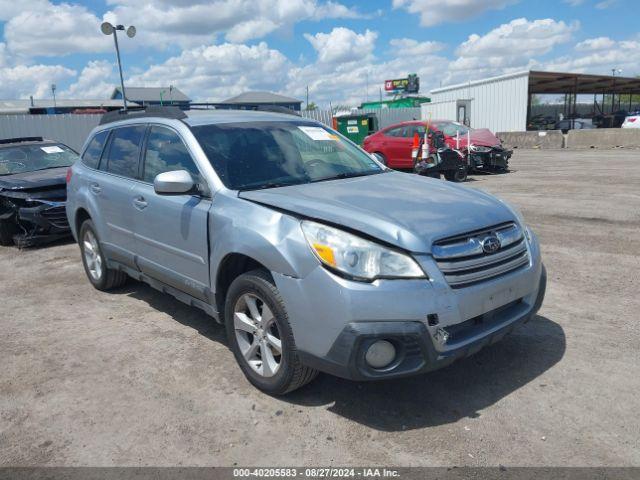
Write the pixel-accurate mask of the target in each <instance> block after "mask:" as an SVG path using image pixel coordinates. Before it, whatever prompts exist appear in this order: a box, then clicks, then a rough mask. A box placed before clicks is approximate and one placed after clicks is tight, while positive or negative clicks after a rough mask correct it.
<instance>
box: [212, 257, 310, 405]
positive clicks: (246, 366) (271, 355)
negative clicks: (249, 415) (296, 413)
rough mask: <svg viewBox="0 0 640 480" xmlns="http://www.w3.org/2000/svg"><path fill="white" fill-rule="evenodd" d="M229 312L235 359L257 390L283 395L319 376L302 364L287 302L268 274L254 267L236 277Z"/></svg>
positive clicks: (227, 323)
mask: <svg viewBox="0 0 640 480" xmlns="http://www.w3.org/2000/svg"><path fill="white" fill-rule="evenodd" d="M224 316H225V326H226V329H227V338H228V340H229V345H230V346H231V349H232V351H233V354H234V356H235V357H236V361H237V362H238V365H240V368H241V370H242V372H243V373H244V375H245V376H246V377H247V379H248V380H249V382H251V383H252V384H253V385H254V386H255V387H256V388H258V389H260V390H262V391H264V392H266V393H269V394H272V395H284V394H286V393H289V392H291V391H293V390H296V389H297V388H300V387H302V386H303V385H305V384H307V383H309V382H310V381H311V380H313V379H314V378H315V377H316V375H317V374H318V372H317V371H316V370H314V369H312V368H309V367H305V366H304V365H302V363H301V362H300V358H299V356H298V353H297V350H296V345H295V342H294V339H293V332H292V331H291V326H290V325H289V319H288V316H287V311H286V308H285V304H284V301H283V300H282V298H281V297H280V293H279V292H278V289H277V288H276V286H275V285H274V284H273V280H272V278H271V276H270V275H269V273H268V272H266V271H264V270H253V271H251V272H248V273H245V274H243V275H240V276H239V277H238V278H236V279H235V280H234V281H233V283H232V284H231V286H230V287H229V291H228V293H227V298H226V301H225V315H224Z"/></svg>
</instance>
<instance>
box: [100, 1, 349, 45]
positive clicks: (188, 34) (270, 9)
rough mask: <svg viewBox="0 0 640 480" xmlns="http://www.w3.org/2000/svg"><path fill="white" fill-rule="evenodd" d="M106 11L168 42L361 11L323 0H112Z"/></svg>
mask: <svg viewBox="0 0 640 480" xmlns="http://www.w3.org/2000/svg"><path fill="white" fill-rule="evenodd" d="M109 3H110V4H111V5H113V9H112V10H111V11H110V12H108V13H107V14H105V18H106V19H108V20H109V21H112V22H118V23H123V24H130V23H132V22H135V23H136V26H137V27H139V31H140V37H139V39H138V41H140V42H143V43H145V44H147V45H152V46H157V47H160V48H161V47H163V46H166V45H171V44H179V45H181V46H183V47H184V46H186V47H193V46H197V45H203V44H210V43H213V42H214V41H215V38H216V36H217V35H219V34H225V38H226V39H227V40H228V41H231V42H245V41H247V40H251V39H257V38H262V37H264V36H265V35H267V34H269V33H272V32H275V31H278V30H283V31H287V30H291V28H292V26H293V25H294V24H295V23H297V22H300V21H303V20H320V19H323V18H355V17H358V16H359V14H358V13H357V12H356V11H355V10H353V9H351V8H348V7H346V6H344V5H342V4H340V3H336V2H333V1H328V2H321V1H318V0H260V1H257V2H256V1H255V0H214V1H206V0H194V1H183V0H178V1H170V0H111V1H110V2H109Z"/></svg>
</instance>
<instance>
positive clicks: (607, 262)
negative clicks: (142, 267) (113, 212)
mask: <svg viewBox="0 0 640 480" xmlns="http://www.w3.org/2000/svg"><path fill="white" fill-rule="evenodd" d="M512 168H513V171H512V172H511V173H509V174H506V175H494V176H474V177H473V180H472V181H469V182H468V183H467V185H468V186H469V187H471V188H481V189H485V190H487V191H490V192H492V193H495V194H498V195H500V196H502V197H503V198H505V199H507V200H509V201H511V202H512V203H514V204H515V205H516V206H518V207H519V208H520V209H521V211H522V212H523V214H524V216H525V218H526V219H527V221H528V223H529V224H530V225H531V226H532V227H533V228H534V230H535V231H536V232H537V233H538V235H539V236H540V239H541V243H542V250H543V256H544V261H545V263H546V265H547V269H548V273H549V286H548V291H547V298H546V301H545V304H544V305H543V307H542V309H541V311H540V312H539V316H537V317H536V318H535V319H534V320H533V321H531V322H530V323H529V324H527V325H525V326H523V327H522V328H521V329H519V330H518V331H517V333H514V334H513V335H511V336H509V337H507V338H505V339H504V340H503V341H502V342H501V343H498V344H496V345H494V346H492V347H489V348H487V349H485V350H483V351H481V352H480V353H479V354H477V355H476V356H474V357H472V358H469V359H466V360H463V361H460V362H458V363H456V364H454V365H452V366H450V367H448V368H446V369H444V370H441V371H438V372H434V373H431V374H428V375H423V376H420V377H415V378H410V379H405V380H398V381H388V382H382V383H354V382H349V381H345V380H340V379H337V378H333V377H330V376H327V375H321V376H320V377H319V378H318V379H317V380H316V381H315V382H314V383H313V384H311V385H309V386H307V387H305V388H304V389H302V390H300V391H297V392H295V393H293V394H291V395H290V396H288V397H286V398H272V397H269V396H266V395H264V394H262V393H260V392H259V391H257V390H256V389H254V388H253V387H251V386H250V385H249V384H248V382H247V381H246V380H245V379H244V377H243V376H242V374H241V372H240V370H239V368H238V367H237V366H236V364H235V361H234V359H233V356H232V354H231V353H230V351H229V349H228V348H227V346H226V343H225V340H224V332H223V328H222V327H221V326H219V325H217V324H215V322H213V321H212V320H210V319H209V318H208V317H207V316H206V315H204V314H203V313H201V312H200V311H199V310H196V309H192V308H189V307H186V306H184V305H182V304H180V303H178V302H177V301H176V300H174V299H173V298H171V297H168V296H164V295H162V294H160V293H157V292H156V291H154V290H152V289H151V288H149V287H147V286H145V285H142V284H138V283H135V282H130V283H129V284H128V286H126V287H125V288H124V289H121V290H118V291H116V292H114V293H101V292H98V291H96V290H94V289H92V288H91V286H90V284H89V282H88V281H87V280H86V278H85V275H84V272H83V270H82V266H81V263H80V257H79V253H78V248H77V247H76V245H75V244H71V243H65V244H57V245H54V246H49V247H46V248H41V249H37V250H26V251H18V250H17V249H14V248H0V301H1V302H2V313H0V329H1V331H2V334H1V335H0V465H4V466H9V465H11V466H36V465H38V466H40V465H67V466H75V465H89V466H111V465H136V466H137V465H155V466H162V465H226V466H231V465H235V464H238V465H242V466H245V465H277V466H281V465H297V466H303V465H324V466H328V465H360V466H362V465H388V466H397V465H404V466H409V465H440V466H443V465H470V466H483V465H498V464H502V465H506V466H509V465H545V466H546V465H550V466H632V465H634V466H640V448H639V447H640V445H639V438H640V427H639V423H638V411H640V395H638V392H640V367H639V365H640V362H639V360H640V355H639V353H638V350H639V349H638V347H639V345H640V332H639V327H638V325H639V322H638V312H640V296H639V295H638V289H639V287H640V282H639V277H640V275H639V274H638V271H639V270H640V195H639V190H638V187H639V185H640V154H639V153H638V152H635V151H634V152H629V151H609V152H602V151H584V152H568V151H516V153H515V156H514V159H513V161H512Z"/></svg>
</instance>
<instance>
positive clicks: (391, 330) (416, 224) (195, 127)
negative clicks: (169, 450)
mask: <svg viewBox="0 0 640 480" xmlns="http://www.w3.org/2000/svg"><path fill="white" fill-rule="evenodd" d="M67 181H68V200H67V216H68V219H69V224H70V225H71V228H72V231H73V234H74V236H75V238H76V239H77V240H78V243H79V245H80V251H81V257H82V261H83V263H84V268H85V270H86V273H87V276H88V278H89V281H90V282H91V283H92V284H93V285H94V287H96V288H97V289H99V290H109V289H112V288H116V287H118V286H120V285H122V284H123V283H124V282H125V281H126V280H127V278H128V277H131V278H134V279H136V280H140V281H144V282H146V283H148V284H149V285H151V286H153V287H155V288H157V289H158V290H160V291H162V292H166V293H169V294H171V295H173V296H174V297H176V298H177V299H178V300H181V301H183V302H185V303H187V304H189V305H192V306H195V307H199V308H201V309H202V310H204V311H205V312H207V313H208V314H209V315H211V316H212V317H213V318H214V319H216V320H217V321H219V322H221V323H224V324H225V326H226V330H227V334H228V341H229V345H230V347H231V349H232V351H233V353H234V355H235V357H236V360H237V361H238V364H239V365H240V368H241V369H242V371H243V372H244V374H245V375H246V377H247V378H248V380H249V381H250V382H251V383H252V384H253V385H255V386H256V387H258V388H259V389H261V390H264V391H265V392H269V393H272V394H284V393H287V392H290V391H292V390H294V389H296V388H298V387H300V386H302V385H304V384H306V383H308V382H309V381H311V380H312V379H313V378H314V377H315V376H316V374H317V372H318V371H322V372H327V373H330V374H333V375H338V376H340V377H344V378H348V379H354V380H377V379H386V378H393V377H403V376H409V375H415V374H418V373H422V372H426V371H429V370H433V369H436V368H441V367H443V366H445V365H448V364H449V363H451V362H452V361H454V360H456V359H458V358H462V357H466V356H468V355H470V354H473V353H474V352H477V351H478V350H479V349H480V348H482V347H483V346H485V345H488V344H491V343H493V342H495V341H497V340H499V339H500V338H502V337H503V336H504V335H505V334H507V333H508V332H510V331H511V330H512V329H513V328H514V327H515V326H516V325H518V324H521V323H523V322H526V321H528V320H529V319H531V318H532V316H534V315H535V313H536V312H537V310H538V309H539V308H540V305H541V303H542V300H543V297H544V292H545V285H546V274H545V270H544V267H543V265H542V262H541V259H540V249H539V245H538V241H537V239H536V236H535V235H534V234H533V232H532V231H531V230H530V229H529V228H528V227H527V226H526V225H525V224H524V222H523V219H522V217H521V216H520V215H519V214H518V213H517V212H516V211H514V210H513V209H512V208H511V207H509V206H508V205H507V204H505V203H504V202H502V201H501V200H498V199H497V198H495V197H493V196H491V195H488V194H486V193H483V192H481V191H477V190H474V189H471V188H466V187H464V186H456V185H452V184H450V183H448V182H443V181H439V180H435V179H431V178H425V177H420V176H417V175H411V174H407V173H399V172H395V171H392V170H389V169H388V168H386V167H385V166H383V165H381V164H380V163H378V162H377V161H376V160H375V159H373V158H372V157H371V156H369V155H368V154H367V153H365V152H364V151H363V150H361V149H360V148H358V147H357V146H355V145H354V144H352V143H351V142H349V141H348V140H346V139H345V138H343V137H342V136H340V135H339V134H338V133H336V132H335V131H333V130H331V129H329V128H326V127H325V126H323V125H321V124H319V123H317V122H313V121H310V120H307V119H304V118H300V117H297V116H293V115H286V114H276V113H267V112H246V111H211V112H193V113H191V112H188V113H186V114H185V113H184V112H181V111H179V110H176V109H166V108H165V109H157V110H151V109H150V110H147V111H146V112H139V113H129V114H118V113H116V114H108V115H105V118H103V121H102V124H101V125H100V126H98V127H97V128H96V129H95V130H94V131H93V132H92V133H91V135H90V136H89V138H88V140H87V142H86V145H85V146H84V149H83V153H82V158H81V161H79V162H77V163H76V164H75V165H74V166H73V167H72V168H71V169H70V171H69V174H68V175H67Z"/></svg>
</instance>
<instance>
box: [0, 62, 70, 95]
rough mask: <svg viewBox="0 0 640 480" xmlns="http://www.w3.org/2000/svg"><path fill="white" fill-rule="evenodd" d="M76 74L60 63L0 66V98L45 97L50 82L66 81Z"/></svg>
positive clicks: (48, 90)
mask: <svg viewBox="0 0 640 480" xmlns="http://www.w3.org/2000/svg"><path fill="white" fill-rule="evenodd" d="M75 75H76V72H75V71H74V70H71V69H69V68H65V67H63V66H61V65H17V66H14V67H0V98H28V97H29V95H33V97H34V98H47V97H48V96H49V95H50V87H51V84H52V83H59V82H62V81H67V80H68V79H70V78H73V77H74V76H75Z"/></svg>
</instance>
